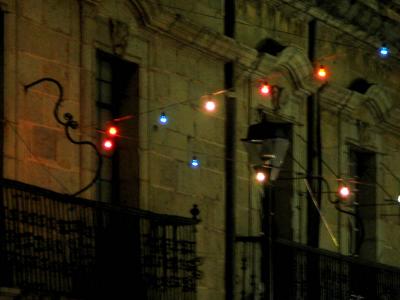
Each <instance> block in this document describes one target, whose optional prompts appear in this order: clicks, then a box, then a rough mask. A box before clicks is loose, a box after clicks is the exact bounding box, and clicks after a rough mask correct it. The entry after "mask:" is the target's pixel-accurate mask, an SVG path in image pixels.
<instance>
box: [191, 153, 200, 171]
mask: <svg viewBox="0 0 400 300" xmlns="http://www.w3.org/2000/svg"><path fill="white" fill-rule="evenodd" d="M190 166H191V167H192V168H193V169H197V168H198V167H199V166H200V161H199V160H198V159H197V157H196V156H193V157H192V160H191V161H190Z"/></svg>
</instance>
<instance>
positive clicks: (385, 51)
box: [379, 44, 389, 58]
mask: <svg viewBox="0 0 400 300" xmlns="http://www.w3.org/2000/svg"><path fill="white" fill-rule="evenodd" d="M379 55H380V56H381V57H383V58H385V57H387V56H388V55H389V48H388V47H387V46H386V45H385V44H383V45H382V46H381V47H379Z"/></svg>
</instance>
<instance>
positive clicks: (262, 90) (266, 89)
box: [260, 82, 271, 96]
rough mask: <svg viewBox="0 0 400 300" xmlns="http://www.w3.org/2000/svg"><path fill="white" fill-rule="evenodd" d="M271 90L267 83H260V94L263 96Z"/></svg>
mask: <svg viewBox="0 0 400 300" xmlns="http://www.w3.org/2000/svg"><path fill="white" fill-rule="evenodd" d="M270 92H271V87H270V86H269V85H268V83H265V82H264V83H262V84H261V86H260V94H261V95H263V96H267V95H269V93H270Z"/></svg>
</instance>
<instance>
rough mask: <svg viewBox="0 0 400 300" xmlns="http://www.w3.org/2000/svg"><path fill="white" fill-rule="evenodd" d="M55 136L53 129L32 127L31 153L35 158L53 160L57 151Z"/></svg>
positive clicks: (55, 132) (56, 133)
mask: <svg viewBox="0 0 400 300" xmlns="http://www.w3.org/2000/svg"><path fill="white" fill-rule="evenodd" d="M57 135H58V132H57V131H56V130H54V129H50V128H46V127H39V126H34V127H33V128H32V153H33V155H34V156H36V157H40V158H44V159H48V160H55V159H56V153H57V152H56V151H57Z"/></svg>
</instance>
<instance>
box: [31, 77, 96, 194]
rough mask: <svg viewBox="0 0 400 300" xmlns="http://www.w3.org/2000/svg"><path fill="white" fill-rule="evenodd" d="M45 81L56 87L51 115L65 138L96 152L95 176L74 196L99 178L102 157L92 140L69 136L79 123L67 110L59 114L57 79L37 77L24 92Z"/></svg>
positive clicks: (61, 96) (59, 103)
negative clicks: (81, 139) (61, 127)
mask: <svg viewBox="0 0 400 300" xmlns="http://www.w3.org/2000/svg"><path fill="white" fill-rule="evenodd" d="M45 81H48V82H51V83H54V84H55V85H56V86H57V88H58V100H57V102H56V104H55V106H54V110H53V115H54V118H55V119H56V121H57V122H58V123H59V124H60V125H62V126H64V133H65V135H66V137H67V139H68V140H69V141H70V142H71V143H73V144H75V145H79V146H84V145H87V146H90V147H91V148H92V149H93V150H94V151H95V152H96V154H97V158H98V160H97V170H96V173H95V176H94V177H93V179H92V180H91V181H90V182H89V183H88V184H87V185H86V186H84V187H83V188H81V189H80V190H79V191H77V192H75V193H73V194H71V196H74V197H75V196H78V195H79V194H81V193H83V192H84V191H86V190H87V189H89V188H90V187H91V186H92V185H93V184H94V183H95V182H96V181H97V180H98V179H99V177H100V174H101V168H102V165H103V157H102V156H101V153H100V152H99V150H98V149H97V147H96V145H95V144H93V143H92V142H90V141H78V140H75V139H74V138H73V137H72V136H71V132H70V130H71V129H77V128H78V127H79V123H78V122H77V121H75V120H74V116H73V115H72V114H71V113H69V112H66V113H64V115H63V119H62V118H61V117H60V115H59V109H60V106H61V103H62V102H63V100H64V99H63V97H64V91H63V87H62V85H61V83H60V82H59V81H58V80H55V79H54V78H50V77H43V78H41V79H38V80H36V81H34V82H32V83H29V84H27V85H25V86H24V89H25V92H27V91H28V90H29V89H30V88H31V87H33V86H35V85H37V84H40V83H42V82H45Z"/></svg>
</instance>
